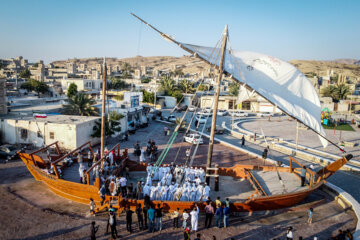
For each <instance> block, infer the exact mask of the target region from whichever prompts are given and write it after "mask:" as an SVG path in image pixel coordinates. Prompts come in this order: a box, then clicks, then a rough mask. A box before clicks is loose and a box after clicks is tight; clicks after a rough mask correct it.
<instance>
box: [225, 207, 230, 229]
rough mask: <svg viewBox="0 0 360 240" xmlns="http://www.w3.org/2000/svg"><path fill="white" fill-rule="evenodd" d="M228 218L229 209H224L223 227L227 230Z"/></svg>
mask: <svg viewBox="0 0 360 240" xmlns="http://www.w3.org/2000/svg"><path fill="white" fill-rule="evenodd" d="M229 217H230V207H228V206H225V207H224V227H225V228H227V227H228V226H229Z"/></svg>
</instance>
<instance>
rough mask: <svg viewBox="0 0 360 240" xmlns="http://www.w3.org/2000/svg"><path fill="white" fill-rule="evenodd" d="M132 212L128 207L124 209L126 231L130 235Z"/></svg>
mask: <svg viewBox="0 0 360 240" xmlns="http://www.w3.org/2000/svg"><path fill="white" fill-rule="evenodd" d="M133 213H134V212H133V211H131V210H130V206H128V207H127V208H126V230H127V231H128V232H130V233H132V228H131V225H132V214H133Z"/></svg>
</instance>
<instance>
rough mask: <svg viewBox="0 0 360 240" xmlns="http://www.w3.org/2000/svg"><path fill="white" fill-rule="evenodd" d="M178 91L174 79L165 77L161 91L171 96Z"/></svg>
mask: <svg viewBox="0 0 360 240" xmlns="http://www.w3.org/2000/svg"><path fill="white" fill-rule="evenodd" d="M176 89H177V87H176V83H175V81H174V79H172V78H170V77H168V76H165V77H163V79H162V80H161V81H160V90H161V91H164V94H165V95H167V96H169V95H171V94H172V93H173V92H174V91H175V90H176Z"/></svg>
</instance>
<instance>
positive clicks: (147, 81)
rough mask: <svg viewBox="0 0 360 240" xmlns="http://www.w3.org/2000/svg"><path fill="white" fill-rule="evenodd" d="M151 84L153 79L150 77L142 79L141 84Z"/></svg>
mask: <svg viewBox="0 0 360 240" xmlns="http://www.w3.org/2000/svg"><path fill="white" fill-rule="evenodd" d="M149 82H151V78H149V77H147V78H144V79H141V83H149Z"/></svg>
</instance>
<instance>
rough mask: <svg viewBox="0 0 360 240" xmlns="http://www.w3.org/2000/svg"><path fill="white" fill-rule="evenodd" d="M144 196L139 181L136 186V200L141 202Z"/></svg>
mask: <svg viewBox="0 0 360 240" xmlns="http://www.w3.org/2000/svg"><path fill="white" fill-rule="evenodd" d="M142 195H143V186H142V185H141V182H140V181H138V183H137V185H136V198H137V199H138V200H140V199H142Z"/></svg>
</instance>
